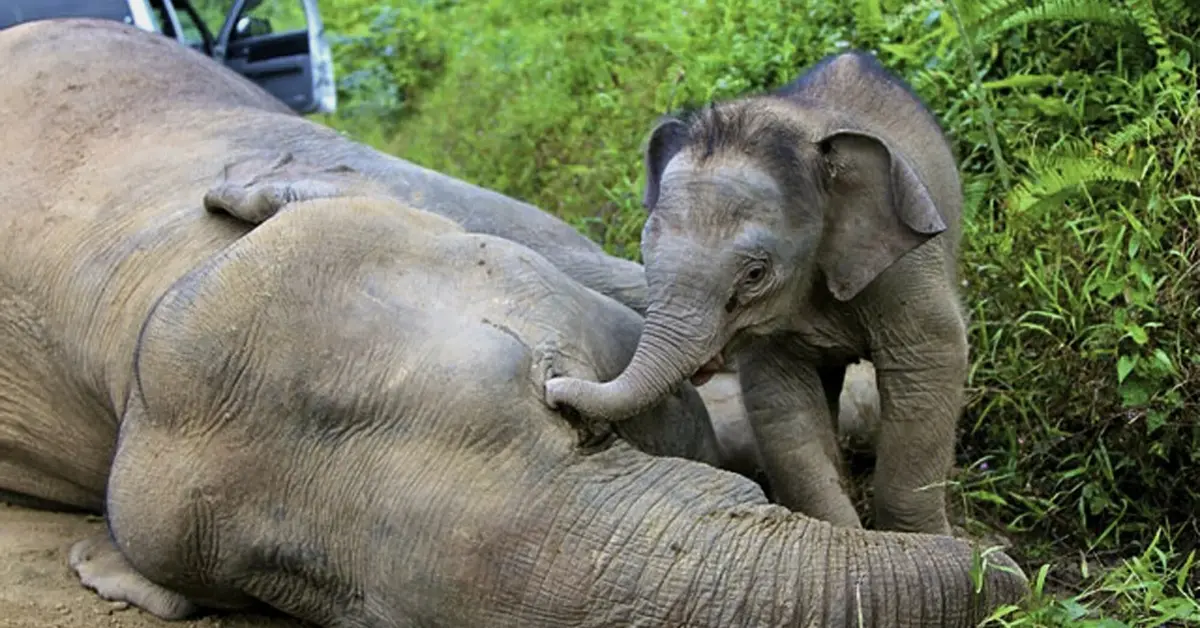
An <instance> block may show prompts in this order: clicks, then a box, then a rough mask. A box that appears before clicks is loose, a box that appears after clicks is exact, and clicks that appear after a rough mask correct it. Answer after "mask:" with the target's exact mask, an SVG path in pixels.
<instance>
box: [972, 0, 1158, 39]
mask: <svg viewBox="0 0 1200 628" xmlns="http://www.w3.org/2000/svg"><path fill="white" fill-rule="evenodd" d="M1011 5H1012V6H1006V7H1005V9H1006V10H1004V11H1002V12H1001V13H1002V17H1001V13H997V14H996V15H989V16H988V17H987V19H985V20H983V21H981V22H980V23H979V24H978V25H977V26H976V28H977V29H978V30H977V33H978V35H979V36H980V37H983V38H988V39H990V38H992V37H995V36H997V35H999V34H1000V33H1003V32H1004V31H1008V30H1011V29H1014V28H1017V27H1018V26H1025V25H1027V24H1037V23H1046V22H1097V23H1103V24H1116V25H1128V24H1131V23H1133V22H1135V19H1134V17H1133V15H1132V13H1131V12H1130V10H1129V9H1128V8H1126V7H1124V6H1122V5H1120V4H1116V3H1115V2H1113V0H1044V1H1043V2H1039V3H1037V4H1035V5H1033V6H1025V7H1024V8H1020V9H1017V10H1012V9H1013V8H1014V6H1015V5H1016V3H1015V2H1014V3H1011Z"/></svg>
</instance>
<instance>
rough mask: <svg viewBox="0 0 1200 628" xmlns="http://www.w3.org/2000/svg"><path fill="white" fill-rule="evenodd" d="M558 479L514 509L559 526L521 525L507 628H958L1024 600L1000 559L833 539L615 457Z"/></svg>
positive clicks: (742, 497)
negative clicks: (521, 571)
mask: <svg viewBox="0 0 1200 628" xmlns="http://www.w3.org/2000/svg"><path fill="white" fill-rule="evenodd" d="M559 479H560V480H563V481H550V482H543V483H542V484H540V485H538V490H539V491H541V492H540V493H539V495H538V497H536V498H528V497H523V499H525V500H526V501H524V502H522V504H523V507H525V508H528V509H530V510H531V511H533V512H538V513H544V512H556V513H562V514H561V515H560V516H558V517H555V518H554V519H553V523H549V522H539V523H541V525H538V524H532V525H527V524H525V523H522V529H523V530H525V533H526V534H527V535H528V536H529V537H530V538H531V539H536V541H537V544H536V545H531V546H530V547H529V548H528V549H527V550H525V551H528V552H530V553H533V554H535V555H537V556H538V557H539V558H543V560H542V561H541V562H538V563H535V564H534V565H533V566H531V567H530V569H532V570H535V571H536V572H537V577H536V582H537V583H539V584H540V587H539V586H521V587H519V588H515V589H513V590H508V589H502V591H503V592H502V593H499V594H498V596H499V597H500V598H501V599H503V598H504V597H505V596H506V595H510V594H511V595H518V596H519V597H518V598H516V599H513V600H512V601H511V605H512V606H513V607H516V608H524V609H536V613H534V612H531V613H530V614H529V615H527V616H523V617H519V618H517V617H514V618H513V619H520V620H521V623H519V624H518V623H517V622H513V625H530V626H533V625H587V626H631V625H644V626H652V625H653V626H692V627H695V628H708V627H712V628H717V627H721V628H742V627H746V628H749V627H752V626H753V627H756V628H783V627H789V628H791V627H805V628H807V627H814V628H815V627H832V628H852V627H853V628H872V627H880V628H882V627H885V626H886V627H888V628H916V627H938V628H958V627H961V628H968V627H970V626H975V625H978V623H979V622H980V621H981V620H982V619H983V618H984V617H986V616H987V615H988V614H989V613H990V612H992V611H994V610H995V609H996V608H997V607H998V606H1000V605H1003V604H1012V603H1018V602H1019V601H1020V600H1021V598H1022V597H1023V596H1024V595H1025V594H1027V592H1028V583H1027V580H1026V578H1025V576H1024V575H1023V574H1022V573H1021V572H1020V570H1019V569H1018V568H1017V566H1016V564H1015V563H1014V562H1013V561H1012V560H1011V559H1010V558H1008V557H1007V556H1006V555H1004V554H1002V553H992V554H989V555H987V556H986V557H985V558H984V559H983V560H982V561H977V560H975V559H974V557H973V548H972V547H971V546H970V545H969V544H968V543H967V542H965V541H962V540H959V539H955V538H953V537H948V536H933V535H919V534H903V533H895V532H875V531H865V530H860V529H851V528H842V527H834V526H832V525H830V524H828V523H826V522H823V521H818V520H815V519H811V518H808V517H805V516H804V515H801V514H798V513H791V512H789V511H787V510H786V509H785V508H782V507H780V506H777V505H773V504H769V503H767V501H766V499H765V497H764V496H763V495H762V492H761V491H760V490H758V488H757V487H756V486H755V485H754V484H753V483H752V482H750V481H749V480H746V479H745V478H743V477H741V476H737V475H734V474H731V473H725V472H721V471H718V470H715V469H713V468H711V467H708V466H706V465H702V464H698V463H695V462H691V461H683V460H679V459H668V458H651V457H649V456H646V455H644V454H640V453H638V452H632V451H631V450H630V449H629V448H628V447H625V446H617V447H614V448H612V449H610V450H608V451H606V452H604V453H602V454H597V455H596V456H591V457H589V458H588V459H586V460H584V461H581V462H580V464H579V465H578V467H577V468H574V469H572V470H571V471H570V477H569V478H567V477H564V478H559ZM530 499H533V501H534V502H535V503H533V504H530V503H528V502H529V500H530ZM580 522H587V523H586V524H581V523H580ZM547 548H552V550H553V551H547ZM514 562H519V561H516V560H515V559H514ZM979 563H982V565H983V567H982V568H979V567H975V566H973V565H977V564H979ZM976 583H979V585H980V587H979V589H978V590H977V589H976ZM530 617H536V619H533V620H530Z"/></svg>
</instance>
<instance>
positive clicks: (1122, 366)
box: [1117, 355, 1138, 383]
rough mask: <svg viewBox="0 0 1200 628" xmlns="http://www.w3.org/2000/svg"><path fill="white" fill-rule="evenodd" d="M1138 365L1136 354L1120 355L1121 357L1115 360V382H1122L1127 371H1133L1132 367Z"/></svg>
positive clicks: (1127, 375)
mask: <svg viewBox="0 0 1200 628" xmlns="http://www.w3.org/2000/svg"><path fill="white" fill-rule="evenodd" d="M1136 365H1138V357H1136V355H1122V357H1121V359H1118V360H1117V383H1122V382H1124V379H1126V377H1129V373H1130V372H1133V367H1134V366H1136Z"/></svg>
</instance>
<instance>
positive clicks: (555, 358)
mask: <svg viewBox="0 0 1200 628" xmlns="http://www.w3.org/2000/svg"><path fill="white" fill-rule="evenodd" d="M0 58H2V59H4V60H5V64H6V65H5V67H6V73H5V80H4V81H3V82H2V83H0V111H2V112H4V115H5V119H7V120H19V121H20V123H19V124H10V125H8V126H7V127H6V128H5V133H4V135H3V137H2V138H0V156H2V157H0V160H3V161H2V167H0V452H2V457H0V489H2V490H5V491H8V492H10V493H18V494H23V495H25V496H28V497H31V498H36V499H38V500H41V501H43V502H54V503H57V504H61V505H65V506H74V507H78V508H82V509H85V510H92V511H100V510H102V509H103V510H104V511H105V513H106V520H107V522H108V525H109V528H110V530H111V537H110V536H107V535H105V536H100V537H96V538H93V539H87V540H85V541H83V542H81V543H79V544H77V545H76V546H74V548H73V549H72V551H71V566H72V568H73V569H74V570H75V571H76V573H78V574H79V576H80V578H81V580H82V581H83V583H84V584H85V585H86V586H88V587H91V588H94V589H96V590H97V591H98V592H99V593H100V594H101V595H103V596H105V597H109V598H112V599H120V600H126V601H129V602H132V603H134V604H137V605H139V606H141V607H142V608H144V609H146V610H148V611H150V612H152V613H155V614H157V615H159V616H161V617H167V618H175V617H184V616H188V615H189V614H191V613H193V612H195V611H196V609H197V608H198V607H211V608H239V607H242V606H245V605H247V604H250V603H252V602H254V601H255V600H257V601H261V602H265V603H266V604H269V605H271V606H274V607H276V608H278V609H281V610H282V611H284V612H286V613H289V614H291V615H294V616H296V617H300V618H303V619H306V620H309V621H312V622H314V623H316V624H318V625H321V626H330V627H333V626H338V627H345V626H372V627H374V626H382V627H387V626H453V627H459V626H495V627H504V626H520V627H540V626H566V625H570V626H631V625H655V626H658V625H685V624H686V625H688V626H699V627H703V626H721V627H731V626H732V627H736V626H969V625H973V624H974V623H976V622H977V621H978V619H979V618H980V617H982V616H983V614H985V613H987V612H988V611H989V609H991V608H994V607H995V606H996V605H997V604H1000V603H1008V602H1013V601H1015V600H1017V599H1019V598H1020V597H1021V596H1022V595H1024V594H1025V593H1026V592H1027V583H1026V580H1025V579H1024V576H1023V575H1022V574H1020V572H1019V571H1015V565H1014V564H1013V563H1012V561H1011V560H1010V559H1008V558H1007V557H1005V556H1003V555H1001V554H993V555H991V556H989V560H990V561H991V563H992V564H993V565H994V566H1000V567H1005V568H1008V569H1010V570H1014V571H1004V570H1001V569H989V570H988V572H987V573H986V574H983V578H982V585H983V588H982V593H981V594H975V593H973V590H974V587H973V584H972V577H971V575H970V564H971V552H972V547H971V546H969V545H968V544H967V543H965V542H962V541H960V540H957V539H954V538H950V537H943V536H924V535H902V534H895V533H880V532H864V531H862V530H852V529H847V528H835V527H833V526H831V525H829V524H827V523H824V522H819V521H816V520H813V519H810V518H808V517H805V516H803V515H800V514H794V513H791V512H788V511H787V510H786V509H784V508H782V507H780V506H777V505H773V504H770V503H769V502H768V501H767V500H766V497H765V496H764V495H763V493H762V491H761V490H759V489H758V487H757V486H756V485H755V484H754V483H753V482H751V481H749V480H747V479H746V478H744V477H742V476H740V475H737V474H734V473H730V472H727V471H721V470H718V469H716V468H714V467H713V466H711V465H709V464H705V463H703V462H697V461H695V460H689V459H688V457H699V458H705V457H708V456H707V455H706V454H704V453H703V452H702V451H688V449H690V448H689V447H686V446H681V444H680V443H687V442H689V436H688V434H691V433H692V432H690V431H689V430H691V429H701V430H702V429H703V424H704V421H703V407H702V406H698V405H697V404H696V403H695V401H696V399H695V394H694V392H691V389H689V388H687V387H681V388H680V391H679V393H678V394H679V396H678V397H674V398H668V399H667V402H666V403H665V404H656V405H652V406H650V407H649V409H648V411H647V413H646V414H645V415H644V416H642V417H638V418H634V419H633V422H634V423H640V424H641V425H642V426H643V429H644V430H646V431H647V433H649V434H659V435H661V436H662V437H661V438H655V437H649V436H638V435H637V434H636V433H634V432H628V433H625V432H624V430H625V426H618V428H617V429H619V430H622V433H623V434H625V437H624V438H618V439H616V440H615V442H613V443H612V444H611V445H609V446H607V447H602V448H599V449H598V450H596V451H590V450H585V449H583V448H581V447H580V443H579V437H580V429H581V428H580V424H573V423H572V422H571V421H570V420H568V419H566V418H564V416H563V414H560V413H556V412H553V411H551V410H550V409H549V408H547V407H546V406H545V404H544V399H543V397H542V392H543V388H544V381H545V379H546V377H547V376H548V375H554V374H556V373H559V374H566V375H574V376H581V377H588V378H606V377H611V376H613V375H614V374H615V373H616V372H618V371H619V370H620V369H622V368H624V366H625V364H626V363H627V362H628V360H629V359H630V358H631V356H632V354H633V352H634V350H635V348H636V344H637V342H638V337H639V336H640V334H641V319H640V317H638V316H637V315H636V314H635V313H634V312H633V311H632V310H629V309H627V308H624V307H623V306H621V305H619V304H618V303H617V302H616V301H614V300H612V299H608V298H606V297H603V296H601V295H600V294H598V293H597V292H595V291H591V290H589V289H587V288H585V287H583V286H582V285H580V284H579V283H576V282H574V281H572V280H571V279H570V278H569V277H568V276H567V275H566V274H564V273H563V272H561V271H560V270H558V269H557V268H556V267H555V265H554V264H553V263H551V262H550V261H549V260H548V259H547V257H546V256H542V255H539V254H538V253H537V252H535V251H533V250H532V249H530V248H527V247H524V246H522V245H520V244H518V243H516V242H513V241H511V240H505V239H501V238H498V237H494V236H489V235H484V234H471V233H467V232H466V231H464V229H463V228H462V227H461V226H459V225H457V224H455V223H454V222H452V221H450V220H447V219H445V218H443V217H439V216H436V215H434V214H430V213H426V212H423V211H420V210H417V209H412V208H409V207H407V206H406V204H405V203H404V201H406V200H408V198H409V197H407V196H403V195H397V194H396V193H395V190H396V189H397V188H400V189H411V188H413V187H416V186H417V183H414V182H413V181H414V178H415V175H414V173H415V172H416V171H414V170H412V169H409V168H406V167H402V166H401V165H400V162H397V161H395V160H391V159H388V158H385V157H383V156H378V155H377V156H375V157H374V158H372V159H368V158H367V156H368V155H371V154H372V153H370V152H369V151H368V150H367V149H364V148H361V147H357V146H356V145H354V144H352V143H350V142H349V141H346V140H344V139H341V138H339V137H338V136H337V135H335V134H332V133H329V132H327V131H325V130H322V129H321V128H319V127H318V126H316V125H314V124H312V123H309V122H307V121H305V120H303V119H300V118H298V117H296V116H294V115H291V114H290V113H288V112H286V110H284V108H283V106H282V105H280V104H279V103H276V102H274V101H272V100H271V99H270V98H269V97H268V96H267V95H266V94H265V93H263V92H262V91H260V90H258V89H257V88H255V87H254V86H252V85H251V84H249V83H248V82H246V81H244V80H243V79H241V78H239V77H237V76H236V75H234V74H233V73H231V72H229V71H227V70H225V69H223V68H221V67H219V66H218V65H217V64H216V63H214V62H212V61H210V60H208V59H206V58H205V57H203V56H202V55H200V54H198V53H195V52H194V51H191V50H187V49H185V48H183V47H181V46H178V45H177V44H175V43H173V42H171V41H170V40H168V39H166V38H163V37H161V36H158V35H153V34H149V33H144V32H141V31H138V30H136V29H133V28H132V27H127V26H124V25H121V24H116V23H109V22H94V21H57V22H39V23H33V24H26V25H21V26H17V27H13V28H11V29H6V30H4V31H0ZM276 153H282V154H290V155H292V157H291V158H286V159H284V158H275V157H270V155H274V154H276ZM264 155H266V156H267V157H264ZM350 156H353V157H355V158H357V159H358V161H356V162H355V163H354V164H353V166H354V168H355V169H356V170H357V171H359V172H361V171H363V170H370V171H371V172H372V174H377V175H381V176H380V178H379V180H380V181H383V182H384V183H385V184H384V185H379V184H376V183H372V182H370V181H366V182H364V181H358V180H355V177H357V175H355V174H354V173H353V172H350V171H347V170H346V169H344V168H341V167H338V166H336V165H330V164H337V163H338V161H339V160H341V159H344V158H347V157H350ZM223 173H224V174H223ZM253 173H257V174H253ZM405 178H409V179H410V180H409V182H408V183H406V184H400V183H397V180H401V179H405ZM431 180H433V178H429V179H422V180H418V181H420V182H421V184H422V185H424V186H425V187H424V188H423V189H424V192H422V194H424V195H425V198H427V199H428V198H434V197H439V196H440V195H442V194H446V192H444V190H442V189H441V188H440V187H436V186H432V185H431V184H430V183H429V181H431ZM441 181H443V182H445V181H446V180H445V179H441ZM238 182H241V183H238ZM235 184H236V185H235ZM237 185H241V189H242V190H243V193H239V192H238V191H237ZM331 185H332V186H334V187H338V186H345V187H346V188H348V189H352V190H353V192H352V193H339V194H331V193H329V190H330V187H329V186H331ZM338 189H342V188H341V187H338ZM458 189H459V190H460V192H458V194H459V196H456V197H455V198H459V199H462V200H463V201H464V202H466V203H467V204H465V205H463V206H462V208H461V209H460V210H459V211H460V212H461V213H462V214H463V215H467V213H469V212H470V211H471V210H470V208H471V203H474V202H475V201H473V200H471V199H482V200H478V203H477V204H476V206H477V207H478V208H480V210H481V211H483V210H488V211H491V210H493V209H495V208H496V206H497V205H500V203H499V201H497V200H495V199H496V198H497V197H493V196H490V195H486V194H483V193H479V192H475V193H472V194H473V195H474V196H473V195H472V194H468V193H467V192H466V190H468V188H465V187H463V188H458ZM398 196H399V198H397V197H398ZM202 198H207V199H208V201H207V204H208V208H207V209H206V208H205V207H204V206H202V200H201V199H202ZM272 198H275V199H279V200H282V201H283V204H280V203H278V202H276V201H272V200H271V199H272ZM303 199H315V200H303ZM489 199H490V200H489ZM262 212H265V213H266V214H268V215H270V216H271V217H270V218H268V219H266V220H263V221H262V222H261V223H258V224H256V225H255V220H253V218H254V216H257V215H260V214H261V213H262ZM230 214H232V215H230ZM239 215H241V216H247V217H250V218H252V219H251V220H249V221H247V220H241V219H238V218H237V217H236V216H239ZM468 217H469V216H468ZM689 410H690V411H689ZM672 426H673V427H672ZM673 429H674V430H682V431H676V432H674V433H672V430H673ZM681 434H682V436H681ZM696 442H708V439H707V438H702V439H700V441H696ZM698 448H699V449H703V447H698ZM643 450H646V451H643ZM647 451H649V452H652V453H656V454H672V453H675V454H678V456H667V455H658V456H655V455H651V454H650V453H647Z"/></svg>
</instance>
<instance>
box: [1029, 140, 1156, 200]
mask: <svg viewBox="0 0 1200 628" xmlns="http://www.w3.org/2000/svg"><path fill="white" fill-rule="evenodd" d="M1063 152H1065V153H1067V154H1065V155H1064V154H1055V155H1052V156H1049V157H1042V158H1037V159H1034V160H1032V161H1031V162H1030V164H1029V175H1028V176H1026V177H1023V178H1022V179H1021V181H1020V182H1019V183H1018V184H1017V185H1016V186H1014V187H1013V189H1012V191H1011V192H1010V193H1009V194H1008V197H1007V199H1006V200H1007V205H1008V210H1009V211H1019V212H1023V211H1029V210H1031V209H1034V208H1036V207H1038V206H1039V205H1042V204H1043V203H1046V202H1049V201H1052V200H1056V199H1060V198H1063V197H1067V196H1070V195H1073V194H1074V193H1076V192H1077V191H1078V190H1079V189H1080V188H1081V187H1086V186H1088V185H1089V184H1095V183H1100V182H1106V181H1121V182H1126V183H1135V184H1136V183H1140V182H1141V178H1142V168H1141V167H1140V165H1139V164H1133V165H1123V164H1119V163H1117V162H1115V161H1113V160H1111V159H1106V158H1103V157H1097V156H1091V155H1087V156H1083V155H1071V154H1069V153H1073V152H1077V151H1076V150H1070V149H1067V150H1064V151H1063Z"/></svg>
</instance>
